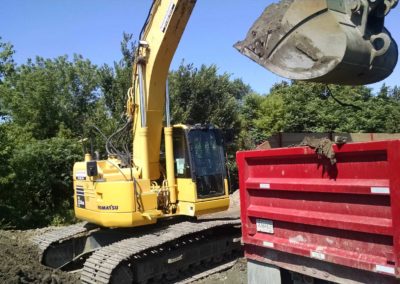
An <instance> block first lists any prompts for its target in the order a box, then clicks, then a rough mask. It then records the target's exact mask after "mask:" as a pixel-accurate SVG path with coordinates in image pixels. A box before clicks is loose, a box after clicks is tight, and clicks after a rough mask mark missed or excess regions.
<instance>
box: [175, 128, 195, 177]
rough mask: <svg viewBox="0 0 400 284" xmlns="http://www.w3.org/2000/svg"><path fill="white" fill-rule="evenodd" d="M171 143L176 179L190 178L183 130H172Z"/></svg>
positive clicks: (188, 159) (188, 158)
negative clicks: (172, 137)
mask: <svg viewBox="0 0 400 284" xmlns="http://www.w3.org/2000/svg"><path fill="white" fill-rule="evenodd" d="M173 143H174V161H175V176H176V178H192V174H191V167H190V157H189V153H188V146H187V142H186V135H185V131H184V130H183V129H181V128H176V129H174V142H173Z"/></svg>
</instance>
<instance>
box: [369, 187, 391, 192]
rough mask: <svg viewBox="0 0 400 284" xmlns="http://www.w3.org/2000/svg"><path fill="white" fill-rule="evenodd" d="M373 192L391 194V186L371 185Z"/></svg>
mask: <svg viewBox="0 0 400 284" xmlns="http://www.w3.org/2000/svg"><path fill="white" fill-rule="evenodd" d="M371 193H376V194H390V188H389V187H371Z"/></svg>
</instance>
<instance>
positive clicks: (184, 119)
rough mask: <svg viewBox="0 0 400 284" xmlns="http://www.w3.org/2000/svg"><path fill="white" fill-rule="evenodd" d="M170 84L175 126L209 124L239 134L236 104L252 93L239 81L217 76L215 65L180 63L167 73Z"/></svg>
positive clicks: (223, 75) (237, 107)
mask: <svg viewBox="0 0 400 284" xmlns="http://www.w3.org/2000/svg"><path fill="white" fill-rule="evenodd" d="M169 84H170V95H171V108H172V109H171V114H172V120H173V122H174V123H185V124H192V125H193V124H196V123H202V124H207V123H211V124H214V125H216V126H218V127H220V128H225V129H235V130H236V131H237V132H239V128H240V118H239V111H240V104H239V102H240V101H241V100H242V99H243V98H244V97H245V95H247V94H248V93H249V92H250V91H251V89H250V87H249V86H248V85H246V84H244V83H243V82H242V81H241V80H233V81H232V80H231V79H230V75H229V74H227V73H224V74H222V75H219V74H218V68H217V67H216V66H215V65H211V66H205V65H202V66H201V67H200V68H199V69H197V68H195V67H194V66H193V64H187V65H184V64H181V65H180V66H179V68H178V70H176V71H172V72H171V73H170V75H169Z"/></svg>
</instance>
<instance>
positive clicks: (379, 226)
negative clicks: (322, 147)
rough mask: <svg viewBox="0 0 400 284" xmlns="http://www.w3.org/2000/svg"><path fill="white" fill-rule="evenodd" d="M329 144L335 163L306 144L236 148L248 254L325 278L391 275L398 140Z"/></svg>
mask: <svg viewBox="0 0 400 284" xmlns="http://www.w3.org/2000/svg"><path fill="white" fill-rule="evenodd" d="M334 150H335V153H336V158H337V163H336V164H335V165H331V163H330V161H329V160H328V159H326V158H323V157H319V156H318V155H317V154H316V153H315V151H314V150H312V149H311V148H308V147H297V148H281V149H271V150H260V151H246V152H239V153H238V154H237V162H238V167H239V179H240V197H241V218H242V223H243V226H242V230H243V232H242V233H243V242H244V244H245V252H246V256H247V257H248V258H250V259H253V260H256V261H261V262H267V263H272V264H275V265H278V266H280V267H283V268H286V269H289V270H292V271H297V272H299V273H305V274H308V275H310V274H311V275H312V274H314V275H315V277H318V278H326V279H327V280H330V281H333V280H334V281H338V282H342V281H341V280H340V279H342V278H343V279H346V278H348V279H350V278H352V276H351V275H347V274H354V273H356V274H357V271H358V272H359V274H360V275H361V274H363V275H364V277H369V278H367V279H372V278H371V277H375V276H379V277H381V278H379V279H386V280H388V279H389V280H390V279H393V280H394V279H395V278H396V277H399V273H400V271H399V269H398V266H399V261H400V257H399V256H400V255H399V249H400V247H399V246H400V239H399V233H400V230H399V228H400V224H399V221H400V218H399V216H400V140H393V141H382V142H367V143H354V144H345V145H342V146H337V145H335V146H334ZM396 216H397V217H396ZM354 269H355V270H354ZM383 275H386V276H390V277H382V276H383ZM354 279H358V278H357V277H355V278H354ZM359 281H363V280H359Z"/></svg>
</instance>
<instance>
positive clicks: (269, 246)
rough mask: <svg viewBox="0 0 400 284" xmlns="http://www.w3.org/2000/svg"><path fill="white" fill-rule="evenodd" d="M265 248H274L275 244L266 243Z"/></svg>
mask: <svg viewBox="0 0 400 284" xmlns="http://www.w3.org/2000/svg"><path fill="white" fill-rule="evenodd" d="M263 246H265V247H267V248H274V243H271V242H266V241H264V242H263Z"/></svg>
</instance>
